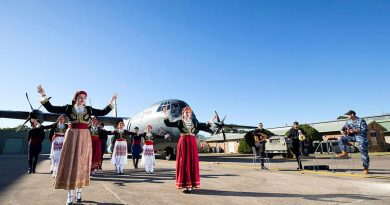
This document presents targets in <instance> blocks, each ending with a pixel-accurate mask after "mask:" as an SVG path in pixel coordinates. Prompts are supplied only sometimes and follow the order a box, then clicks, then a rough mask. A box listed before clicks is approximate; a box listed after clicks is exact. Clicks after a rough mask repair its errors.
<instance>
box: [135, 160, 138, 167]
mask: <svg viewBox="0 0 390 205" xmlns="http://www.w3.org/2000/svg"><path fill="white" fill-rule="evenodd" d="M135 168H136V169H138V158H137V159H135Z"/></svg>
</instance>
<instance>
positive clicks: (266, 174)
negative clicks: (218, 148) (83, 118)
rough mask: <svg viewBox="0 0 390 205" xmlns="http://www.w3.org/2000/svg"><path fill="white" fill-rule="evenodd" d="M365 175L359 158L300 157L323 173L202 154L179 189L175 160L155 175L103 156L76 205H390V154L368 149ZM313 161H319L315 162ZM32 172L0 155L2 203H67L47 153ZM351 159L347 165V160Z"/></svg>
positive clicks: (160, 164) (288, 162)
mask: <svg viewBox="0 0 390 205" xmlns="http://www.w3.org/2000/svg"><path fill="white" fill-rule="evenodd" d="M370 157H371V174H369V175H364V174H362V167H361V161H360V157H359V156H358V155H353V157H352V159H353V161H350V160H333V159H332V158H330V157H328V156H324V155H321V156H317V157H309V158H305V159H303V164H304V165H314V164H324V165H329V166H330V168H331V170H329V171H310V170H303V171H299V170H296V161H295V160H294V159H281V158H276V159H271V165H270V167H269V168H270V169H269V170H260V168H259V164H258V163H257V164H254V163H253V162H252V157H251V156H250V155H234V154H200V174H201V188H200V189H196V190H194V191H193V193H191V194H184V193H182V192H181V190H178V189H176V188H175V161H166V160H162V159H158V160H157V162H156V167H155V172H154V174H151V175H149V174H145V172H144V171H143V169H142V168H140V169H138V170H134V168H133V166H132V161H131V160H129V164H127V165H126V166H125V168H126V169H125V174H124V175H117V174H116V173H115V171H114V166H113V165H112V164H111V163H110V160H109V155H107V154H106V155H105V160H104V163H103V170H100V171H99V172H98V174H97V175H96V176H93V177H91V185H90V186H88V187H86V188H84V189H83V192H82V199H83V201H82V202H81V203H79V204H108V205H109V204H111V205H116V204H140V205H153V204H158V205H160V204H167V205H168V204H169V205H172V204H188V205H191V204H194V205H195V204H196V205H208V204H221V205H230V204H231V205H233V204H234V205H236V204H237V205H241V204H242V205H248V204H272V205H275V204H378V205H380V204H383V205H384V204H386V205H388V204H390V153H380V154H372V155H371V156H370ZM318 158H319V159H318ZM40 159H41V161H40V162H39V164H38V166H37V173H35V174H26V172H27V156H26V155H5V154H2V155H0V176H1V178H0V204H2V205H3V204H10V205H11V204H12V205H18V204H23V205H24V204H40V205H41V204H42V205H46V204H48V205H49V204H50V205H53V204H65V200H66V191H65V190H56V189H53V186H52V184H53V178H52V177H51V174H50V172H49V167H50V161H49V159H48V156H47V155H41V156H40ZM352 162H353V164H352Z"/></svg>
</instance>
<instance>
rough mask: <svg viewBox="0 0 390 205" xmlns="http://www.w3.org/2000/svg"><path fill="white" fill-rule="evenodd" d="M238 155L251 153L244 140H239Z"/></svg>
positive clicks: (250, 148)
mask: <svg viewBox="0 0 390 205" xmlns="http://www.w3.org/2000/svg"><path fill="white" fill-rule="evenodd" d="M238 153H241V154H244V153H247V154H248V153H252V147H251V146H249V145H248V144H247V143H246V142H245V140H240V143H239V144H238Z"/></svg>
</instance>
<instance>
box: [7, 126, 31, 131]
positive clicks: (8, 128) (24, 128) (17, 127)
mask: <svg viewBox="0 0 390 205" xmlns="http://www.w3.org/2000/svg"><path fill="white" fill-rule="evenodd" d="M19 127H21V128H20V131H25V130H29V129H30V128H29V127H28V126H26V125H18V126H16V127H13V128H12V127H7V128H0V130H15V131H16V130H18V129H19Z"/></svg>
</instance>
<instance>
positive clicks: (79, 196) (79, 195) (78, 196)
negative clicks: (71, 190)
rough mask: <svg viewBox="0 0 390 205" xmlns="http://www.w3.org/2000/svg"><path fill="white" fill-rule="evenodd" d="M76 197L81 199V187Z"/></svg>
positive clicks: (77, 190)
mask: <svg viewBox="0 0 390 205" xmlns="http://www.w3.org/2000/svg"><path fill="white" fill-rule="evenodd" d="M76 199H81V188H77V189H76Z"/></svg>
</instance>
